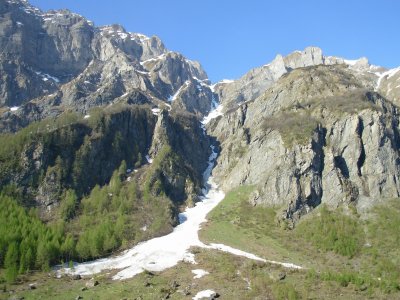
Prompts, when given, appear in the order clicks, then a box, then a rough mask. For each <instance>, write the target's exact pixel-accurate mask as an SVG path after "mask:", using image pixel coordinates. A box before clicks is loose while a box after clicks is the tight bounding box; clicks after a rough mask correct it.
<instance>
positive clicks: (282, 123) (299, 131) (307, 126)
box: [262, 111, 319, 148]
mask: <svg viewBox="0 0 400 300" xmlns="http://www.w3.org/2000/svg"><path fill="white" fill-rule="evenodd" d="M318 123H319V122H318V121H317V120H316V119H314V118H313V117H312V116H311V115H310V114H309V113H308V112H306V111H299V112H282V113H279V114H276V115H274V116H271V117H269V118H267V119H265V120H264V122H263V125H262V126H263V128H264V130H266V129H272V130H278V131H279V133H280V135H281V137H282V140H283V143H284V145H285V147H287V148H291V147H293V145H295V144H300V145H305V144H307V143H308V142H309V141H310V139H311V137H312V134H313V132H314V131H315V129H316V128H317V127H318Z"/></svg>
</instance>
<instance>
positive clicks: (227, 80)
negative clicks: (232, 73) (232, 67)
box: [218, 79, 235, 84]
mask: <svg viewBox="0 0 400 300" xmlns="http://www.w3.org/2000/svg"><path fill="white" fill-rule="evenodd" d="M232 82H235V80H232V79H222V80H221V81H220V82H218V83H222V84H228V83H232Z"/></svg>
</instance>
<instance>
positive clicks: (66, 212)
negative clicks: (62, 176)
mask: <svg viewBox="0 0 400 300" xmlns="http://www.w3.org/2000/svg"><path fill="white" fill-rule="evenodd" d="M77 205H78V197H77V196H76V194H75V191H73V190H67V192H66V193H65V197H64V200H63V201H61V208H60V214H61V218H62V219H63V220H65V221H67V220H69V219H72V218H73V217H74V216H75V210H76V208H77Z"/></svg>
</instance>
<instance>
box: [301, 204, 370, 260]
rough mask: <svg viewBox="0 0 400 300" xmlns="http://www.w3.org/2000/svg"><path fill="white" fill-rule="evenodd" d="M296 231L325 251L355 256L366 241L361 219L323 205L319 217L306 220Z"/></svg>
mask: <svg viewBox="0 0 400 300" xmlns="http://www.w3.org/2000/svg"><path fill="white" fill-rule="evenodd" d="M296 232H297V234H298V235H299V236H302V237H304V238H306V239H307V240H309V241H310V242H311V243H313V245H314V246H316V247H317V248H319V249H321V250H324V251H334V252H336V253H338V254H340V255H343V256H348V257H353V256H354V255H356V254H357V253H358V252H359V251H360V249H361V246H362V243H363V242H364V231H363V230H362V226H361V225H360V224H359V220H357V219H355V218H352V217H350V216H347V215H344V214H343V213H341V212H340V211H334V212H333V211H329V210H328V209H327V208H326V206H322V207H321V209H320V211H319V214H318V216H317V217H315V218H313V219H310V220H304V221H303V222H301V223H300V224H299V225H298V226H297V228H296Z"/></svg>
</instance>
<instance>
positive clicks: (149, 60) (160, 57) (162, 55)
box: [140, 53, 166, 66]
mask: <svg viewBox="0 0 400 300" xmlns="http://www.w3.org/2000/svg"><path fill="white" fill-rule="evenodd" d="M165 55H166V53H163V54H161V55H159V56H156V57H152V58H149V59H146V60H144V61H141V62H140V64H141V65H142V66H144V65H145V64H146V63H148V62H151V61H158V60H161V59H164V58H165Z"/></svg>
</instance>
